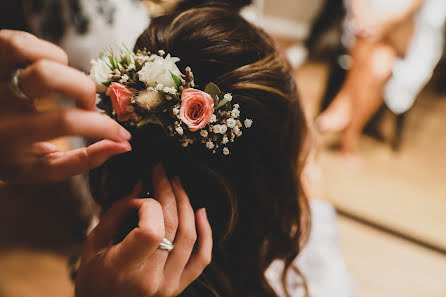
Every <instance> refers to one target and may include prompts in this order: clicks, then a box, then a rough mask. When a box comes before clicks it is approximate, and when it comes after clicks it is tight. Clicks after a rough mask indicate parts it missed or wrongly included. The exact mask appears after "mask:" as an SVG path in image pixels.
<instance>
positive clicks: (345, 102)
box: [315, 96, 352, 132]
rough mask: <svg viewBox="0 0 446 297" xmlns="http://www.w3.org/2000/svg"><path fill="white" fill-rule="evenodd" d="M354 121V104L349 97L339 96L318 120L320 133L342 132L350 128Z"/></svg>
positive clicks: (317, 124) (317, 126)
mask: <svg viewBox="0 0 446 297" xmlns="http://www.w3.org/2000/svg"><path fill="white" fill-rule="evenodd" d="M351 119H352V102H351V100H350V98H349V97H346V96H345V97H340V96H338V97H337V98H335V100H334V101H333V102H332V103H331V104H330V105H329V106H328V108H327V109H326V110H325V111H324V112H322V113H321V114H320V115H319V117H318V118H317V119H316V123H315V125H316V128H317V129H318V130H319V131H320V132H340V131H342V130H344V129H345V128H347V127H348V125H349V124H350V122H351Z"/></svg>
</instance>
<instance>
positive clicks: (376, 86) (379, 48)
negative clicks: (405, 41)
mask: <svg viewBox="0 0 446 297" xmlns="http://www.w3.org/2000/svg"><path fill="white" fill-rule="evenodd" d="M369 54H370V55H369V57H368V59H367V63H365V64H363V65H362V67H364V68H363V69H361V71H359V72H358V75H357V77H356V84H355V85H354V86H352V89H353V91H352V94H354V98H353V101H352V110H353V112H352V113H351V121H350V124H349V125H348V127H347V128H346V129H345V130H344V132H343V135H342V138H341V152H342V153H344V154H346V155H349V156H352V155H356V154H357V149H358V143H359V138H360V136H361V133H362V130H363V129H364V126H365V125H366V124H367V122H368V121H369V120H370V118H371V117H372V116H373V114H375V113H376V111H377V110H378V108H379V107H380V106H381V104H382V103H383V90H384V87H385V86H386V83H387V81H388V80H389V78H390V77H391V75H392V69H393V66H394V63H395V61H396V58H397V52H396V51H395V49H394V48H393V47H392V46H390V45H388V44H386V43H384V42H376V43H374V44H373V46H372V48H371V50H370V52H369Z"/></svg>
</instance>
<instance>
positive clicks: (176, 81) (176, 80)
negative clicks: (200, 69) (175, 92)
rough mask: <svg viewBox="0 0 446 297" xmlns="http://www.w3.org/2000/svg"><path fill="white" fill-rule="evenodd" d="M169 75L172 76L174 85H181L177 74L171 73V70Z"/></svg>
mask: <svg viewBox="0 0 446 297" xmlns="http://www.w3.org/2000/svg"><path fill="white" fill-rule="evenodd" d="M170 75H171V76H172V79H173V81H174V82H175V85H176V86H177V88H179V87H181V78H179V77H178V76H177V75H175V74H173V73H172V71H170Z"/></svg>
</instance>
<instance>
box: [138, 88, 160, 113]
mask: <svg viewBox="0 0 446 297" xmlns="http://www.w3.org/2000/svg"><path fill="white" fill-rule="evenodd" d="M135 102H136V103H137V104H138V106H139V107H141V108H144V109H147V110H149V111H150V110H152V109H154V108H156V107H157V106H158V105H160V104H161V103H162V98H161V96H160V94H159V93H158V92H157V91H148V90H147V91H144V92H140V93H139V94H138V96H137V97H136V98H135Z"/></svg>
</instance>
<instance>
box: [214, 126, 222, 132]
mask: <svg viewBox="0 0 446 297" xmlns="http://www.w3.org/2000/svg"><path fill="white" fill-rule="evenodd" d="M212 130H213V131H214V133H215V134H220V133H222V128H221V125H215V126H214V127H213V129H212Z"/></svg>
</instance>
